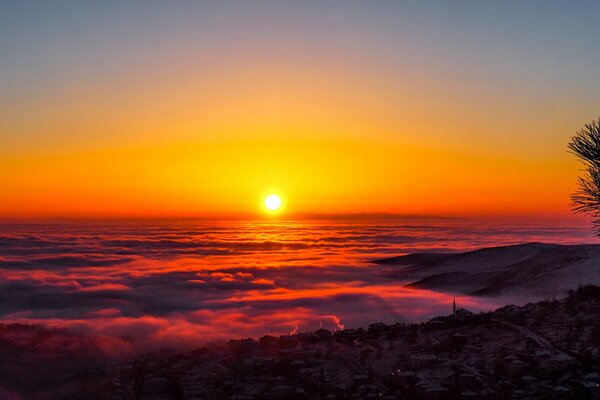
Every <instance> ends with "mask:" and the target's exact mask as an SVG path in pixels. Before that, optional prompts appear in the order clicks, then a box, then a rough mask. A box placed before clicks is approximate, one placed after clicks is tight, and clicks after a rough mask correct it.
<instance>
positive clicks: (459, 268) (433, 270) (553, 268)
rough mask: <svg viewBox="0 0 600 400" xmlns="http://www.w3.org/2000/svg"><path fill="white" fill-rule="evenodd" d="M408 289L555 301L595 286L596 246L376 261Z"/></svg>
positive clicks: (599, 249)
mask: <svg viewBox="0 0 600 400" xmlns="http://www.w3.org/2000/svg"><path fill="white" fill-rule="evenodd" d="M376 263H378V264H381V265H387V266H398V267H399V268H398V269H395V270H393V271H391V272H390V276H392V277H394V278H396V279H401V280H406V281H408V282H411V283H409V284H408V286H411V287H418V288H424V289H430V290H441V291H450V292H457V293H464V294H470V295H478V296H493V295H500V294H516V295H527V296H539V297H555V296H558V295H561V294H564V293H565V292H566V291H567V290H569V289H574V288H577V287H578V286H579V285H585V284H590V283H592V284H599V283H600V245H555V244H545V243H527V244H521V245H514V246H501V247H490V248H484V249H480V250H475V251H468V252H464V253H456V254H410V255H406V256H400V257H393V258H387V259H383V260H377V261H376Z"/></svg>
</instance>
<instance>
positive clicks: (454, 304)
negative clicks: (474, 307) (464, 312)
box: [452, 297, 456, 315]
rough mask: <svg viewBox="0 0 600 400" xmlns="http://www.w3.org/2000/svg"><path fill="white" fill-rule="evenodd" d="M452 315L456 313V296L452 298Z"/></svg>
mask: <svg viewBox="0 0 600 400" xmlns="http://www.w3.org/2000/svg"><path fill="white" fill-rule="evenodd" d="M452 315H456V297H455V298H454V300H452Z"/></svg>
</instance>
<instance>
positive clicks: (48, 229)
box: [0, 220, 589, 346]
mask: <svg viewBox="0 0 600 400" xmlns="http://www.w3.org/2000/svg"><path fill="white" fill-rule="evenodd" d="M588 236H589V233H588V232H587V230H585V229H579V228H570V227H556V226H551V227H540V226H528V227H526V228H523V227H521V228H511V227H510V226H509V227H506V226H505V227H503V228H497V227H495V226H494V225H490V224H479V225H473V224H472V223H471V224H466V223H465V222H464V221H457V220H426V221H418V220H414V221H400V222H398V221H396V222H390V221H387V222H386V221H377V223H372V222H368V221H358V222H354V223H348V222H343V221H333V222H326V223H325V222H312V223H292V222H277V223H249V222H219V223H214V222H213V223H211V222H184V221H180V222H114V223H108V222H103V223H91V224H77V223H72V224H63V225H35V224H32V225H0V319H1V320H2V321H4V322H9V321H10V322H12V321H19V322H26V323H42V324H46V325H50V326H66V327H69V328H72V329H77V330H81V331H84V332H86V333H90V334H97V335H129V336H132V337H134V338H135V339H136V342H137V343H138V344H140V345H143V346H146V345H161V346H162V345H168V344H177V345H180V346H181V345H184V346H185V345H189V346H194V345H197V344H199V343H200V342H203V341H207V340H213V339H225V338H230V337H242V336H261V335H263V334H267V333H270V334H285V333H289V332H291V331H296V330H300V331H304V330H311V329H317V328H319V327H325V328H328V329H341V328H343V327H354V326H359V325H364V324H367V323H371V322H373V321H375V320H383V321H387V322H391V321H407V320H412V321H418V320H421V319H424V318H427V317H429V316H432V315H437V314H439V313H443V312H447V311H448V310H449V306H450V304H451V302H452V297H451V296H450V295H447V294H441V293H433V292H429V291H422V290H414V289H407V288H404V287H403V284H404V282H400V281H396V280H392V279H390V278H389V276H390V274H389V270H388V268H393V267H389V266H375V265H373V264H370V263H369V262H368V261H369V260H370V259H373V258H377V257H384V256H389V255H391V254H403V253H410V252H416V251H427V252H431V251H449V250H464V249H469V248H475V247H482V246H491V245H496V244H507V243H517V242H525V241H534V240H535V241H552V242H559V243H580V242H582V241H585V240H587V239H588ZM458 301H459V302H460V303H461V304H463V305H465V306H467V307H470V308H475V309H488V308H492V307H493V306H495V304H493V303H481V302H478V301H476V300H474V299H470V298H459V299H458Z"/></svg>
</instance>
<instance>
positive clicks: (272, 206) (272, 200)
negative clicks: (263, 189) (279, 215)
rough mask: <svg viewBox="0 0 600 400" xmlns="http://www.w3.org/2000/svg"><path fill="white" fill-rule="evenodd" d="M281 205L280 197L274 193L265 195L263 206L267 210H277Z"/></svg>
mask: <svg viewBox="0 0 600 400" xmlns="http://www.w3.org/2000/svg"><path fill="white" fill-rule="evenodd" d="M281 205H282V201H281V197H279V196H277V195H276V194H270V195H268V196H267V197H265V207H266V208H267V210H269V211H277V210H279V209H280V208H281Z"/></svg>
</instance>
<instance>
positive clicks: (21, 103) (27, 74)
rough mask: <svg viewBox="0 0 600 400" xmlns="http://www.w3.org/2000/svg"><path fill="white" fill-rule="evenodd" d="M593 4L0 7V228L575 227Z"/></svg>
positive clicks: (596, 91)
mask: <svg viewBox="0 0 600 400" xmlns="http://www.w3.org/2000/svg"><path fill="white" fill-rule="evenodd" d="M598 15H600V3H598V2H593V1H589V2H585V1H580V2H552V1H527V2H523V1H501V2H491V1H480V2H476V1H471V2H459V1H453V2H437V1H431V2H388V1H369V2H334V1H330V2H287V1H273V2H267V1H255V2H227V1H226V2H207V3H204V4H202V3H200V2H177V3H168V2H158V1H156V2H153V1H149V2H136V1H132V2H120V1H102V2H79V1H70V2H64V1H52V2H50V1H43V2H42V1H40V2H32V1H16V2H15V1H1V2H0V190H1V191H2V194H1V195H0V216H3V217H21V216H23V217H37V216H146V215H147V216H194V215H198V216H200V215H203V216H204V215H209V216H210V215H226V214H247V213H255V212H259V211H260V207H259V202H260V199H261V197H262V196H263V195H264V194H265V193H268V192H270V191H277V192H279V193H282V194H283V195H284V196H285V199H286V203H287V209H286V211H287V212H288V213H290V215H291V214H293V213H334V212H341V213H350V212H392V213H407V214H440V215H456V214H502V215H504V214H536V215H545V214H554V215H568V213H569V207H568V206H569V199H568V195H569V194H570V193H571V192H572V191H573V190H574V189H575V184H576V176H577V173H578V170H579V166H578V164H577V162H576V160H575V159H574V157H573V156H571V155H569V154H568V153H567V152H566V144H567V142H568V141H569V139H570V136H571V135H572V134H573V133H574V131H576V130H577V129H579V128H580V127H581V126H582V125H583V124H585V123H587V122H589V121H591V120H593V119H595V118H597V117H598V116H599V115H600V74H598V71H599V70H600V25H599V24H598V21H597V17H598Z"/></svg>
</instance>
